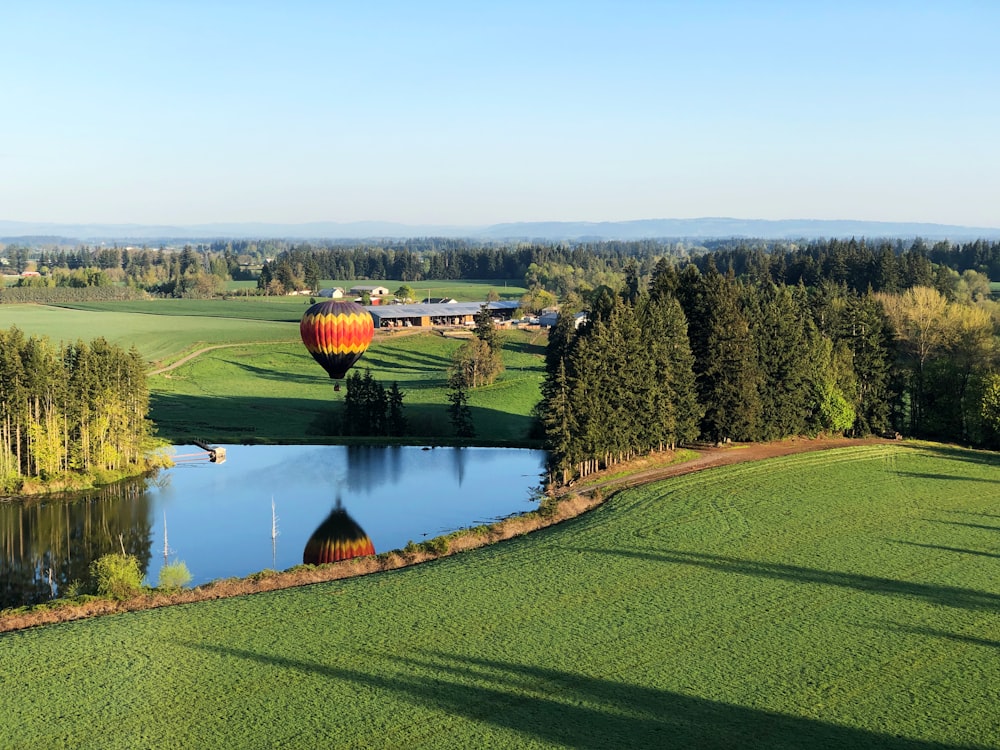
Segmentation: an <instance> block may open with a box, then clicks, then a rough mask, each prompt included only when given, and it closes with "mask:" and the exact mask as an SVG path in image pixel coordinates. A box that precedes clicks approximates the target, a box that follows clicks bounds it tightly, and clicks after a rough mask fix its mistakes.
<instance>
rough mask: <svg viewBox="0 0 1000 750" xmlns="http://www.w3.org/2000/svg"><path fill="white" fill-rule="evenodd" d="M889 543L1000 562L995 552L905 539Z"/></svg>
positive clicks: (999, 556)
mask: <svg viewBox="0 0 1000 750" xmlns="http://www.w3.org/2000/svg"><path fill="white" fill-rule="evenodd" d="M886 541H887V542H891V543H892V544H907V545H909V546H911V547H923V548H924V549H939V550H944V551H945V552H958V553H960V554H963V555H979V556H981V557H995V558H997V559H998V560H1000V554H996V553H995V552H983V551H981V550H977V549H966V548H964V547H945V546H944V545H941V544H921V543H920V542H907V541H905V540H903V539H886Z"/></svg>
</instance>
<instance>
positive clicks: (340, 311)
mask: <svg viewBox="0 0 1000 750" xmlns="http://www.w3.org/2000/svg"><path fill="white" fill-rule="evenodd" d="M299 333H300V334H301V336H302V343H303V344H305V345H306V349H308V350H309V353H310V354H312V355H313V359H315V360H316V361H317V362H319V364H320V366H322V368H323V369H324V370H326V371H327V373H328V374H329V375H330V377H331V378H334V379H335V380H340V379H341V378H343V377H344V375H345V374H346V373H347V371H348V370H349V369H351V366H352V365H353V364H354V363H355V362H357V361H358V360H359V359H360V358H361V355H362V354H364V353H365V350H366V349H367V348H368V345H369V344H370V343H371V341H372V336H373V335H374V333H375V323H374V322H373V321H372V316H371V315H369V314H368V311H367V310H365V309H364V308H363V307H362V306H361V305H359V304H357V303H356V302H348V301H345V300H329V301H327V302H317V303H316V304H315V305H313V306H312V307H310V308H309V309H308V310H306V312H305V314H304V315H303V316H302V320H301V322H300V323H299Z"/></svg>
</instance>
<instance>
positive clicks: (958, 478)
mask: <svg viewBox="0 0 1000 750" xmlns="http://www.w3.org/2000/svg"><path fill="white" fill-rule="evenodd" d="M895 473H896V475H897V476H901V477H909V478H911V479H935V480H949V481H960V482H984V483H987V484H1000V479H986V478H985V477H963V476H960V475H957V474H927V473H923V472H918V471H897V472H895Z"/></svg>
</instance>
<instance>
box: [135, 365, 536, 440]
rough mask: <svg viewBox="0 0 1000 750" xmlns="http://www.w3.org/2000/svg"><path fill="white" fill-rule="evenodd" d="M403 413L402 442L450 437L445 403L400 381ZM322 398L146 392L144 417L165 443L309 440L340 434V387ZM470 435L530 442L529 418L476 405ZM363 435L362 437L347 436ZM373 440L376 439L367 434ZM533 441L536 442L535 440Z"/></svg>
mask: <svg viewBox="0 0 1000 750" xmlns="http://www.w3.org/2000/svg"><path fill="white" fill-rule="evenodd" d="M402 390H403V392H404V402H403V412H404V414H405V416H406V419H407V422H408V424H409V428H408V430H407V433H406V434H405V435H403V437H402V441H403V442H406V440H407V439H408V438H409V439H411V440H413V441H416V442H422V441H425V440H444V441H450V440H453V439H455V430H454V427H453V426H452V423H451V420H450V418H449V416H448V405H447V404H410V403H408V402H407V401H406V400H405V393H406V392H407V391H409V390H411V387H410V386H409V385H405V384H404V385H403V386H402ZM318 393H320V394H322V396H323V397H322V398H315V399H303V398H260V397H256V396H206V395H201V396H194V395H179V394H162V393H154V394H151V395H150V413H149V416H150V419H151V420H152V421H153V423H154V424H155V425H156V428H157V429H156V434H157V436H158V437H160V438H163V439H164V440H167V441H168V442H171V443H175V444H177V443H185V442H190V441H191V440H192V439H194V438H197V439H201V440H208V441H209V442H214V443H309V442H315V441H316V440H323V441H331V440H332V441H334V442H337V441H340V440H341V439H343V438H344V437H345V436H344V430H343V429H342V425H341V419H342V415H343V399H344V395H345V390H344V389H343V388H342V389H341V391H340V393H334V391H333V386H332V384H330V383H329V382H328V381H327V382H326V383H325V384H324V387H323V388H321V389H319V391H318ZM470 411H471V413H472V421H473V423H474V425H475V428H476V436H475V437H474V438H471V439H469V440H466V441H459V442H462V443H463V444H467V445H511V444H513V445H519V446H523V445H525V444H528V443H529V442H530V441H531V430H532V427H533V426H534V420H533V419H532V418H531V417H530V416H524V415H520V414H511V413H509V412H505V411H500V410H498V409H489V408H486V407H481V406H472V407H470ZM349 439H354V440H358V439H361V440H364V439H365V438H364V436H353V438H349ZM372 440H374V441H376V442H377V441H378V438H372ZM536 442H537V441H536Z"/></svg>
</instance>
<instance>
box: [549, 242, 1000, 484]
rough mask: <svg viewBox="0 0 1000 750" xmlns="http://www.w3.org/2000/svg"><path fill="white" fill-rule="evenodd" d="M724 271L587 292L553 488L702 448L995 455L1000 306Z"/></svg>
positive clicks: (552, 420)
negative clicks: (876, 439) (815, 440)
mask: <svg viewBox="0 0 1000 750" xmlns="http://www.w3.org/2000/svg"><path fill="white" fill-rule="evenodd" d="M720 259H726V256H725V255H723V256H721V257H720ZM729 259H731V258H729ZM715 261H716V258H715V257H713V256H709V257H708V258H707V259H705V260H704V261H703V262H702V261H699V262H698V263H693V262H692V263H688V264H687V265H686V266H684V267H682V268H678V267H677V266H675V265H674V264H673V263H672V262H670V261H668V260H667V259H661V260H660V261H659V262H658V263H657V265H656V267H655V268H654V271H653V273H652V274H651V277H650V280H649V282H644V281H643V280H642V279H641V277H640V274H639V273H638V271H637V268H636V267H631V268H630V269H628V270H627V272H626V274H625V278H624V282H623V283H622V284H621V285H620V286H619V288H618V289H611V288H606V287H605V288H601V289H599V290H598V291H597V292H596V293H595V294H593V295H591V296H590V298H589V301H588V320H587V322H586V323H585V324H584V325H582V326H581V327H580V328H579V329H577V328H576V327H575V325H574V317H573V316H572V315H571V312H572V310H571V309H564V311H563V313H561V314H560V317H559V320H558V322H557V325H556V326H555V328H554V329H553V330H552V332H551V333H550V337H549V344H548V350H547V358H546V378H545V382H544V384H543V389H542V400H541V402H540V404H539V407H538V417H539V419H540V421H541V423H542V425H543V427H544V432H545V436H546V442H547V446H548V448H549V450H550V462H551V470H552V473H553V476H554V479H555V480H556V481H557V482H566V481H569V480H570V479H572V478H573V477H576V476H585V475H586V474H588V473H591V472H593V471H595V470H597V469H600V468H604V467H607V466H610V465H613V464H614V463H616V462H618V461H621V460H626V459H629V458H632V457H634V456H637V455H642V454H645V453H649V452H651V451H656V450H662V449H664V448H672V447H674V446H676V445H677V444H680V443H686V442H691V441H694V440H707V441H712V442H726V441H730V440H732V441H759V440H775V439H779V438H784V437H787V436H792V435H810V434H817V433H842V434H847V435H854V436H862V435H873V434H874V435H879V434H886V433H889V434H892V433H894V432H895V431H899V432H902V433H905V434H907V435H914V436H922V437H931V438H935V439H948V440H960V441H962V442H965V443H972V444H977V445H993V446H996V445H997V444H998V434H1000V433H998V430H1000V420H997V419H992V418H991V417H990V414H991V413H992V412H990V409H991V406H990V404H991V403H992V402H991V398H992V399H994V400H995V398H996V395H997V394H1000V389H998V388H997V387H996V384H997V382H998V380H1000V379H998V378H997V376H996V372H997V369H998V366H1000V361H998V347H997V336H996V331H997V327H998V324H1000V314H998V312H997V310H996V307H997V305H996V303H989V302H986V301H982V300H980V301H972V300H965V301H958V300H949V299H948V298H947V296H945V295H944V294H942V293H941V292H940V291H938V290H937V289H936V288H934V287H933V286H914V287H911V288H909V289H907V290H904V291H898V292H878V293H875V292H872V291H870V290H866V291H864V292H859V291H857V290H855V289H853V288H851V287H850V286H849V285H848V284H847V283H846V282H845V281H843V280H837V279H836V277H835V276H834V277H833V278H820V279H819V283H818V284H817V285H815V286H812V287H810V286H806V285H805V284H804V283H802V281H801V279H800V281H799V283H797V284H795V285H790V284H787V283H784V282H783V281H775V280H774V279H773V278H772V277H770V276H769V275H767V274H760V273H753V272H752V271H751V270H750V269H749V268H748V269H746V273H745V275H743V276H742V277H741V276H738V275H737V274H736V273H735V271H734V268H733V266H734V265H735V264H730V265H729V267H728V268H727V270H726V272H725V273H723V272H722V271H720V270H719V268H717V267H716V264H715ZM991 394H993V395H991Z"/></svg>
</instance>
